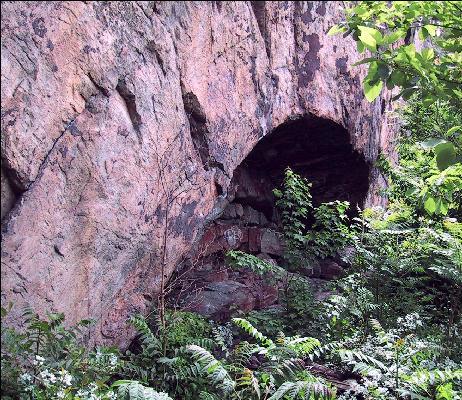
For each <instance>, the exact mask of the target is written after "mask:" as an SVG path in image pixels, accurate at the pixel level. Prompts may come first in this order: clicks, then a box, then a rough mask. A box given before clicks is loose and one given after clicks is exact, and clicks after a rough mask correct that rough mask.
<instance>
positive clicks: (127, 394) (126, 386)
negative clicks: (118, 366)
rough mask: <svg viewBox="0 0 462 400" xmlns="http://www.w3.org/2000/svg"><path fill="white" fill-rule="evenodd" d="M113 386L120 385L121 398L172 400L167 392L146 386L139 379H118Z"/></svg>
mask: <svg viewBox="0 0 462 400" xmlns="http://www.w3.org/2000/svg"><path fill="white" fill-rule="evenodd" d="M112 387H113V388H114V387H118V391H117V399H119V400H172V398H171V397H169V396H168V395H167V394H166V393H159V392H156V391H155V390H154V389H153V388H150V387H145V386H143V385H142V384H141V383H139V382H138V381H130V380H121V381H116V382H114V383H113V384H112Z"/></svg>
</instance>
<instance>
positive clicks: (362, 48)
mask: <svg viewBox="0 0 462 400" xmlns="http://www.w3.org/2000/svg"><path fill="white" fill-rule="evenodd" d="M356 46H357V47H358V53H359V54H363V53H364V49H365V46H364V44H363V42H361V41H359V40H358V41H357V42H356Z"/></svg>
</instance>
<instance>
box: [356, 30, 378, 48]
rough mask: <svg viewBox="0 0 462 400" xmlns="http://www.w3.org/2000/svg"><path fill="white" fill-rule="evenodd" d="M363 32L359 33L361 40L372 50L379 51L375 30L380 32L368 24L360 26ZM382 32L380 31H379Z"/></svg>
mask: <svg viewBox="0 0 462 400" xmlns="http://www.w3.org/2000/svg"><path fill="white" fill-rule="evenodd" d="M358 28H359V30H360V32H361V34H360V35H359V40H361V42H362V43H363V44H364V45H365V46H366V47H367V48H368V49H369V50H371V51H373V52H376V51H377V40H376V38H375V37H374V32H378V31H376V30H375V29H373V28H369V27H367V26H358ZM378 33H379V34H380V32H378Z"/></svg>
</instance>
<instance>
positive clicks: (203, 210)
mask: <svg viewBox="0 0 462 400" xmlns="http://www.w3.org/2000/svg"><path fill="white" fill-rule="evenodd" d="M255 3H256V2H255ZM259 3H261V2H259ZM252 4H253V2H212V1H211V2H115V1H114V2H19V3H16V2H2V4H1V19H2V28H1V35H2V43H1V46H2V50H1V54H2V63H1V65H2V82H1V83H2V85H1V103H2V104H1V105H2V115H1V129H2V130H1V132H2V133H1V145H2V146H1V158H2V195H3V194H4V193H5V194H6V195H7V196H8V201H5V202H4V201H3V200H2V218H3V220H2V261H1V262H2V273H1V278H2V286H1V288H2V304H5V303H8V302H9V301H12V302H13V303H14V307H13V310H12V312H11V313H10V314H9V316H8V318H9V319H8V320H7V321H6V322H10V323H16V324H19V320H20V319H19V317H20V314H21V310H22V306H23V305H24V304H25V303H29V304H31V305H32V306H33V307H34V308H35V310H36V311H37V312H38V313H39V314H41V315H44V314H45V311H46V310H49V311H51V312H58V311H59V312H64V313H65V315H66V321H67V323H69V324H71V323H75V322H77V321H79V320H80V319H82V318H88V317H91V318H94V319H96V321H97V323H96V324H95V325H94V326H93V327H92V328H91V329H92V331H91V332H90V336H91V338H92V340H93V341H95V342H98V343H106V344H113V345H119V346H122V347H123V346H125V345H127V343H128V342H129V340H130V338H131V335H132V334H133V332H132V331H131V330H130V328H129V327H128V326H127V324H126V322H125V321H126V319H127V317H128V316H129V315H131V314H132V313H135V312H136V313H146V312H147V311H148V309H149V307H150V304H151V301H152V299H153V298H154V296H155V295H156V293H157V292H158V290H159V286H160V281H161V277H160V266H161V258H162V254H163V251H162V250H163V233H164V230H165V228H166V229H167V236H168V240H167V248H166V261H167V265H166V272H167V275H170V274H171V272H172V270H173V269H174V267H175V266H176V265H177V264H178V262H179V261H180V260H181V259H182V258H183V257H184V256H185V255H186V254H187V253H188V251H190V249H191V247H192V246H193V245H194V243H197V242H198V240H199V239H200V235H201V231H202V229H203V227H204V225H205V224H206V223H207V222H209V221H210V220H211V219H214V216H216V215H218V214H219V213H220V212H221V211H222V210H223V207H225V206H226V204H227V201H226V196H227V193H228V189H229V185H230V180H231V177H232V176H233V171H234V170H235V168H236V167H237V166H238V165H239V164H240V163H241V161H242V160H243V159H244V158H245V157H246V155H247V154H248V153H249V152H250V151H251V149H252V148H253V147H254V146H255V144H256V143H257V142H258V140H259V139H260V138H262V137H263V136H265V135H266V134H267V133H268V132H270V131H272V130H273V129H275V128H276V127H278V126H279V125H280V124H282V123H284V122H285V121H288V120H290V119H296V118H297V117H299V116H302V115H307V114H309V113H311V114H313V115H316V116H318V117H322V118H326V119H330V120H332V121H334V122H336V123H338V124H340V125H342V126H344V127H345V128H346V129H347V130H348V132H349V133H350V137H351V143H352V145H353V147H354V148H355V149H357V150H359V151H360V152H361V153H362V154H364V157H365V158H366V160H368V161H369V162H373V161H374V160H375V159H376V157H377V155H378V153H379V152H384V153H387V152H389V150H390V149H389V143H391V138H392V136H393V132H392V131H390V130H389V129H388V128H387V124H386V123H385V122H386V121H385V119H384V114H383V112H384V110H385V109H387V108H388V101H387V99H382V98H379V99H378V100H376V101H375V102H374V103H372V104H369V103H367V101H366V100H365V99H364V96H363V95H362V88H361V81H362V78H363V77H364V74H365V70H364V68H363V67H357V68H352V67H350V66H351V65H352V64H353V63H354V62H356V61H358V60H359V56H358V55H357V54H356V51H353V50H352V49H354V48H355V47H354V46H355V45H354V43H353V42H352V41H351V40H350V39H349V38H346V39H344V38H342V37H341V36H327V31H328V30H329V28H330V27H331V26H332V25H333V24H335V23H337V22H338V21H339V20H340V19H341V18H342V16H341V14H340V13H341V9H340V5H341V3H337V2H264V6H262V5H261V4H259V5H258V7H257V8H258V12H255V11H254V8H253V6H252ZM382 102H383V104H382ZM375 176H376V172H375V171H373V172H372V176H371V181H374V182H376V180H374V179H375V178H374V177H375ZM371 187H372V186H371ZM373 193H374V192H373V190H372V189H371V190H370V192H369V195H368V202H369V204H372V203H374V202H376V201H377V199H375V197H374V194H373ZM166 210H168V215H167V218H165V212H166Z"/></svg>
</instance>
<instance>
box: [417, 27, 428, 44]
mask: <svg viewBox="0 0 462 400" xmlns="http://www.w3.org/2000/svg"><path fill="white" fill-rule="evenodd" d="M427 36H428V31H427V30H426V29H425V28H421V29H419V39H420V40H421V41H422V42H423V41H424V40H425V39H426V38H427Z"/></svg>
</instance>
